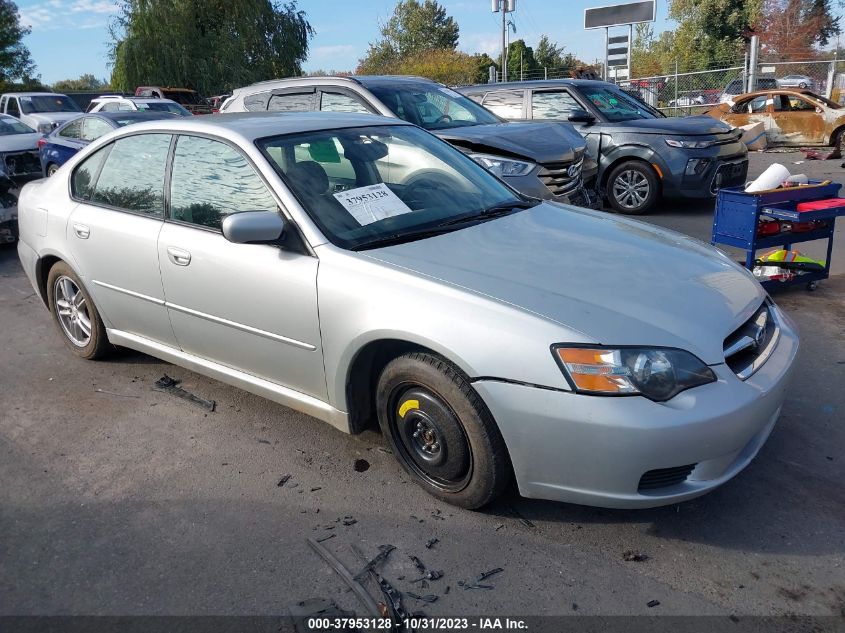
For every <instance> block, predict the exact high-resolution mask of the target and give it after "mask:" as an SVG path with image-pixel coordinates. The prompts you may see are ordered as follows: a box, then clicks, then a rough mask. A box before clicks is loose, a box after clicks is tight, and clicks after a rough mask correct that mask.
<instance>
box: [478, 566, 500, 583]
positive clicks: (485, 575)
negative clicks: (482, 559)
mask: <svg viewBox="0 0 845 633" xmlns="http://www.w3.org/2000/svg"><path fill="white" fill-rule="evenodd" d="M503 571H505V570H504V569H502V568H501V567H496V568H495V569H490V570H488V571H484V572H481V573H480V574H478V578H476V579H475V582H481V581H482V580H487V579H488V578H490V576H495V575H496V574H500V573H502V572H503Z"/></svg>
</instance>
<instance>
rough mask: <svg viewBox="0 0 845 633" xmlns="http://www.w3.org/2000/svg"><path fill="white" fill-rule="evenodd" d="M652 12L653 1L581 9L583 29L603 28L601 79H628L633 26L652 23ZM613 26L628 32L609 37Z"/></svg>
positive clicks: (653, 16)
mask: <svg viewBox="0 0 845 633" xmlns="http://www.w3.org/2000/svg"><path fill="white" fill-rule="evenodd" d="M495 1H496V0H494V2H495ZM655 11H656V7H655V1H654V0H646V1H644V2H628V3H626V4H614V5H610V6H605V7H595V8H592V9H584V28H585V29H604V69H603V75H604V79H605V81H607V80H609V79H610V78H611V77H612V78H613V79H614V80H617V79H630V78H631V50H632V48H633V45H634V25H635V24H641V23H643V22H654V20H655V17H656V16H655ZM613 26H627V27H628V33H626V34H625V35H617V36H614V37H611V36H610V27H613ZM611 69H612V72H611ZM623 75H624V76H623Z"/></svg>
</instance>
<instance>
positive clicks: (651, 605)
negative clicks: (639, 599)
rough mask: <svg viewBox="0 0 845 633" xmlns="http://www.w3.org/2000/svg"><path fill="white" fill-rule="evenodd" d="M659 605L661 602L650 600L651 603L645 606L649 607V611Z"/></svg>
mask: <svg viewBox="0 0 845 633" xmlns="http://www.w3.org/2000/svg"><path fill="white" fill-rule="evenodd" d="M659 604H660V600H649V601H648V602H647V603H646V605H645V606H647V607H648V608H649V609H651V608H652V607H656V606H657V605H659Z"/></svg>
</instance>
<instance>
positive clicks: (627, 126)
mask: <svg viewBox="0 0 845 633" xmlns="http://www.w3.org/2000/svg"><path fill="white" fill-rule="evenodd" d="M600 125H601V127H602V131H607V132H612V131H614V130H618V131H620V132H629V133H637V134H660V135H671V136H713V135H720V134H727V133H729V132H730V130H731V128H730V126H728V125H725V124H724V123H720V122H719V121H715V120H713V117H709V116H706V115H697V116H684V117H666V118H665V119H634V120H633V121H619V122H616V123H601V124H600Z"/></svg>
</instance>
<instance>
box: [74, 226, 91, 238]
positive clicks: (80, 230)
mask: <svg viewBox="0 0 845 633" xmlns="http://www.w3.org/2000/svg"><path fill="white" fill-rule="evenodd" d="M73 232H74V233H76V237H78V238H79V239H81V240H87V239H88V237H89V236H90V235H91V229H89V228H88V227H87V226H86V225H85V224H78V223H74V225H73Z"/></svg>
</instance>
